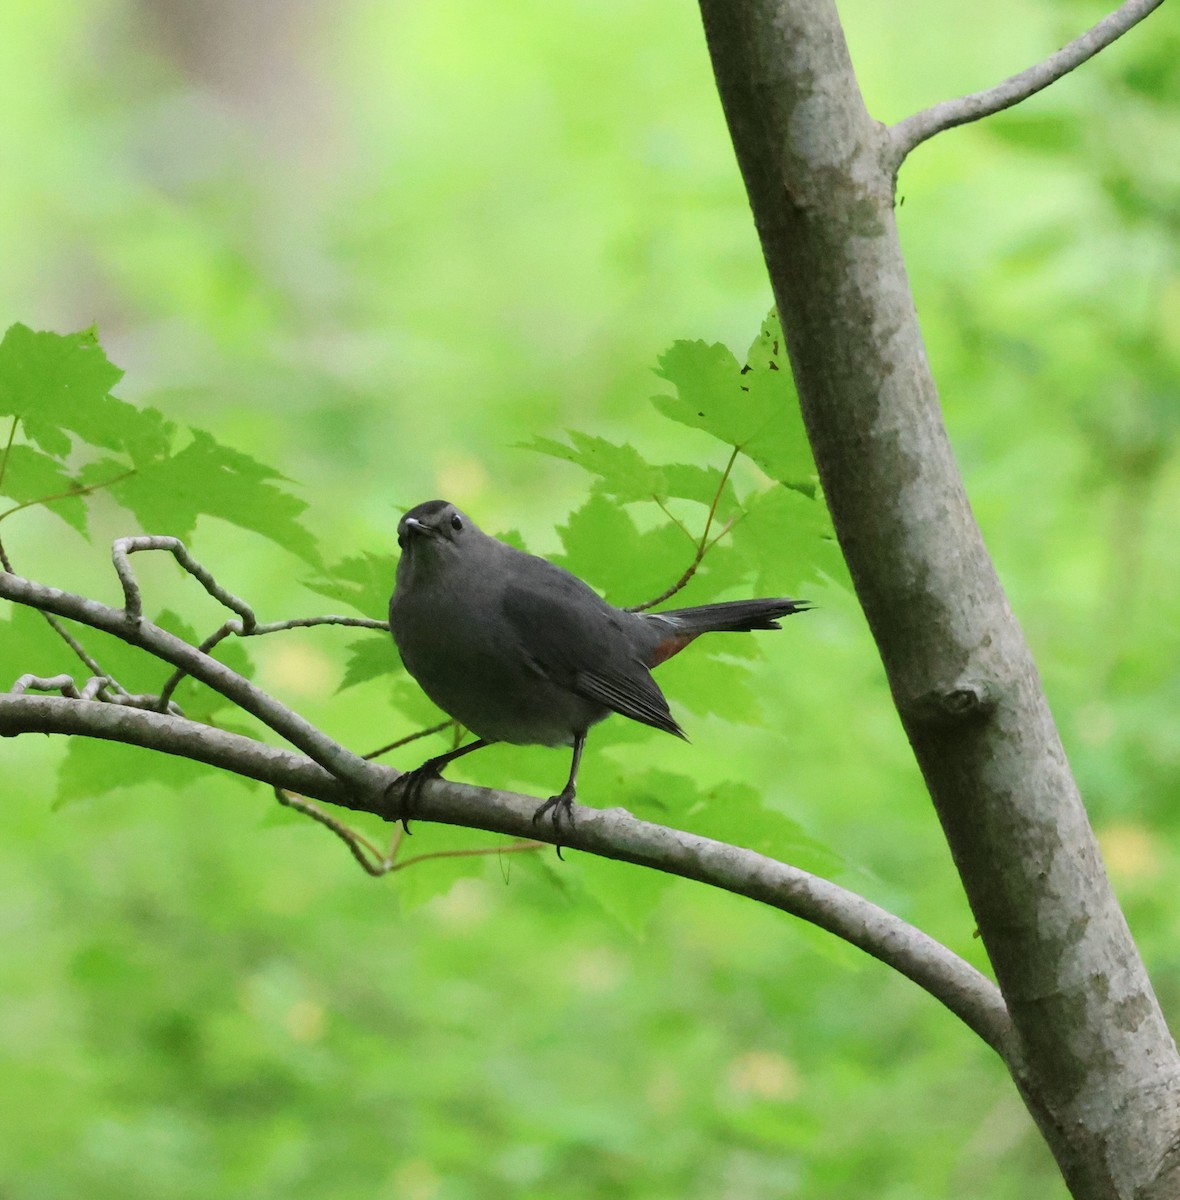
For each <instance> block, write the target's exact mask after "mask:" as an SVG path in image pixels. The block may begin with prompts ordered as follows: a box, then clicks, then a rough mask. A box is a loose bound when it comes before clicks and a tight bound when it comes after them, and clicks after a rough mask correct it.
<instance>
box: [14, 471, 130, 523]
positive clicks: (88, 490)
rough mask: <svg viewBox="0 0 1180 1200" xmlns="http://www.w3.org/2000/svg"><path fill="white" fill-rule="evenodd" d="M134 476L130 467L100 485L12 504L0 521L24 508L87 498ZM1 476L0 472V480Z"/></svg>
mask: <svg viewBox="0 0 1180 1200" xmlns="http://www.w3.org/2000/svg"><path fill="white" fill-rule="evenodd" d="M134 474H135V468H134V467H131V468H129V469H128V470H126V471H124V472H122V474H120V475H115V476H114V477H113V478H111V479H104V480H102V481H101V482H100V483H87V484H78V485H77V486H76V487H72V488H68V489H67V490H66V491H64V492H54V494H53V495H52V496H38V497H37V499H36V500H26V501H25V502H24V503H23V504H14V505H13V506H12V508H7V509H5V510H4V512H0V521H3V520H5V519H6V518H8V517H11V516H12V515H13V514H14V513H18V512H23V511H24V510H25V509H26V508H36V507H37V506H38V505H40V504H52V503H53V501H54V500H69V499H70V498H71V497H72V496H89V495H90V493H91V492H97V491H101V490H102V489H103V488H108V487H111V486H112V485H113V484H116V483H118V482H119V481H120V480H122V479H126V478H127V477H128V476H130V475H134ZM2 478H3V474H2V472H0V480H2Z"/></svg>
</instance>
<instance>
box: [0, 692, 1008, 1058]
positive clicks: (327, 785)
mask: <svg viewBox="0 0 1180 1200" xmlns="http://www.w3.org/2000/svg"><path fill="white" fill-rule="evenodd" d="M34 732H35V733H65V734H74V735H81V736H85V737H97V738H105V739H107V740H111V741H120V742H125V743H127V744H128V745H134V746H143V747H146V748H148V749H152V750H157V751H160V752H162V753H165V754H175V755H180V756H182V757H185V758H191V759H195V760H196V761H198V762H203V763H209V764H210V765H212V766H216V767H221V768H224V769H225V770H228V771H233V772H235V773H237V774H239V775H243V776H246V777H247V778H250V779H257V780H259V781H261V782H263V783H267V784H271V785H273V786H276V787H281V788H285V789H288V790H291V791H296V792H299V793H300V794H301V795H304V796H310V797H314V798H315V799H317V800H323V801H326V802H327V803H329V804H337V805H341V806H342V807H345V808H350V809H352V810H354V811H360V812H372V813H375V814H376V815H378V816H380V817H382V818H383V819H385V820H394V819H396V817H397V813H396V811H394V809H395V806H394V805H391V804H390V803H389V802H388V801H387V800H386V797H385V788H384V787H383V786H381V785H382V784H384V785H385V787H387V786H388V785H389V784H390V783H392V782H394V780H396V779H397V778H398V773H397V772H395V771H393V770H391V769H389V768H385V767H379V766H375V765H374V766H371V767H370V768H369V769H370V770H371V771H373V772H375V773H376V779H377V785H378V786H376V787H373V786H368V787H366V788H364V789H362V790H356V789H351V788H349V787H347V786H346V785H345V784H344V783H342V782H341V781H340V780H339V779H338V778H336V777H334V776H333V775H332V774H331V773H330V772H328V771H326V770H324V768H323V767H321V766H319V765H317V764H316V763H313V762H310V761H309V760H308V759H306V758H302V757H300V756H299V755H296V754H293V753H291V752H290V751H288V750H283V749H279V748H277V747H273V746H265V745H263V744H261V743H259V742H255V741H253V740H252V739H251V738H247V737H242V736H240V735H239V734H234V733H227V732H225V731H224V730H220V729H213V728H211V727H210V726H207V725H200V724H197V723H196V722H194V721H188V720H185V719H184V718H182V717H177V716H172V715H169V714H165V713H157V712H148V711H144V710H141V709H130V708H125V707H123V706H120V705H112V704H101V703H99V702H97V701H85V700H67V699H61V698H58V697H56V696H0V736H13V735H16V734H20V733H34ZM321 736H323V735H321ZM535 808H536V800H535V799H530V798H529V797H526V796H519V795H516V794H514V793H512V792H501V791H496V790H493V789H489V788H477V787H471V786H469V785H467V784H460V783H451V782H449V781H448V780H437V781H428V782H427V783H426V785H425V786H424V787H423V789H422V791H421V793H420V795H419V796H418V797H417V798H416V800H415V805H414V817H415V819H417V820H430V821H438V822H441V823H443V824H447V825H462V826H465V827H468V828H471V829H484V830H487V831H489V832H492V833H503V834H507V835H509V836H511V837H516V838H528V839H530V840H537V841H546V842H553V841H554V840H555V838H556V835H557V833H556V831H555V830H554V829H553V827H552V826H551V825H549V824H548V822H541V823H540V824H539V825H534V824H533V820H532V818H533V812H534V810H535ZM560 836H561V843H562V846H563V847H565V848H566V849H567V850H568V849H575V850H583V851H585V852H587V853H589V854H597V855H600V856H601V857H603V858H612V859H616V860H618V861H620V862H629V863H635V864H637V865H639V866H645V867H651V868H653V869H654V870H657V871H664V872H666V873H667V874H670V875H679V876H681V877H682V878H685V879H693V880H696V881H697V882H698V883H705V884H709V885H710V886H712V887H717V888H721V889H723V890H724V891H727V892H733V893H734V894H735V895H739V896H746V897H748V898H749V899H751V900H757V901H760V902H761V903H763V904H768V905H770V906H771V907H773V908H777V909H780V910H781V911H782V912H785V913H789V914H790V915H791V916H795V917H799V918H800V919H801V920H804V921H809V922H811V923H812V924H814V925H818V926H819V927H820V928H821V929H826V930H827V931H828V932H829V933H833V934H835V935H836V936H837V937H840V938H842V939H844V940H845V941H847V942H850V943H851V944H852V945H854V946H857V947H859V948H860V949H861V950H864V951H865V952H866V953H867V954H871V955H872V956H873V957H874V958H876V959H879V960H880V961H881V962H883V963H885V964H886V965H887V966H890V967H893V968H894V969H895V970H897V971H900V972H901V973H902V974H903V975H905V976H906V977H907V978H908V979H911V980H912V981H913V982H914V983H916V984H917V985H918V986H919V987H921V988H923V989H924V990H925V991H927V992H929V993H930V995H932V996H933V997H934V998H935V999H936V1000H939V1001H941V1002H942V1003H943V1004H944V1005H946V1007H947V1008H949V1009H950V1010H951V1012H953V1013H954V1014H955V1015H956V1016H958V1017H959V1018H960V1019H961V1020H962V1021H963V1022H964V1023H965V1024H966V1025H967V1026H968V1027H969V1028H971V1029H973V1030H974V1031H975V1032H976V1033H977V1034H978V1035H979V1036H980V1037H981V1038H982V1039H983V1040H984V1041H985V1042H987V1044H988V1045H989V1046H991V1047H993V1049H995V1050H996V1051H997V1052H998V1053H1000V1054H1001V1055H1003V1056H1004V1057H1006V1058H1008V1057H1010V1056H1011V1055H1012V1054H1013V1050H1012V1046H1011V1044H1010V1034H1009V1030H1010V1025H1009V1021H1008V1014H1007V1010H1006V1009H1005V1007H1004V1002H1003V1000H1002V999H1001V998H1000V994H999V991H998V990H997V988H996V986H995V985H994V984H993V983H992V982H991V981H990V980H988V979H987V978H986V977H985V976H983V975H982V974H980V972H978V971H977V970H976V969H975V968H974V967H972V966H970V965H969V964H968V963H966V962H964V961H963V960H962V959H961V958H959V957H958V956H957V955H955V954H953V953H952V952H951V951H950V950H948V949H947V948H946V947H945V946H942V945H940V944H939V943H938V942H936V941H935V940H934V939H933V938H931V937H929V936H927V935H926V934H925V933H922V932H921V930H919V929H915V928H914V927H913V926H912V925H908V924H906V922H904V921H902V920H901V919H900V918H898V917H895V916H894V915H893V914H892V913H889V912H886V911H885V910H884V909H882V908H879V907H878V906H877V905H875V904H873V903H871V902H870V901H868V900H866V899H864V897H862V896H858V895H856V894H855V893H854V892H850V891H848V890H847V889H845V888H842V887H840V886H839V885H837V884H835V883H831V882H829V881H828V880H826V879H821V878H819V877H818V876H815V875H809V874H808V873H807V872H806V871H801V870H799V869H798V868H796V867H791V866H788V865H787V864H786V863H781V862H776V861H775V860H774V859H772V858H767V857H766V856H765V855H762V854H756V853H755V852H754V851H752V850H743V849H741V848H740V847H738V846H730V845H727V844H726V843H724V842H718V841H714V840H713V839H712V838H706V837H699V836H697V835H695V834H690V833H683V832H681V831H679V830H675V829H669V828H667V827H665V826H662V825H653V824H651V823H650V822H647V821H640V820H638V819H637V818H636V817H633V816H632V815H631V814H630V813H629V812H627V811H626V810H624V809H621V808H613V809H606V810H603V809H596V808H587V807H583V806H579V807H578V809H577V823H576V825H574V826H573V827H572V828H571V827H570V826H568V825H563V826H562V828H561V831H560Z"/></svg>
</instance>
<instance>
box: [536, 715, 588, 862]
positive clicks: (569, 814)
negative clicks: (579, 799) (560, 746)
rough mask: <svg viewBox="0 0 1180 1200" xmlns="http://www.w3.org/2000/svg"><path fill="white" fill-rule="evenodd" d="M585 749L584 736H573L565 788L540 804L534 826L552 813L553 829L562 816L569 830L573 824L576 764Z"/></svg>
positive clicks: (576, 780)
mask: <svg viewBox="0 0 1180 1200" xmlns="http://www.w3.org/2000/svg"><path fill="white" fill-rule="evenodd" d="M585 748H586V734H585V733H584V732H583V733H576V734H574V760H573V762H572V763H570V777H569V779H567V780H566V782H565V787H564V788H562V789H561V792H560V794H559V795H556V796H550V797H549V799H548V800H546V801H545V803H544V804H542V805H541V806H540V807H539V808H538V809H537V811H536V812H535V813H533V824H534V825H535V824H536V823H537V821H539V820H540V819H541V818H542V817H543V816H544V815H545V814H546V813H547V812H552V813H553V817H552V820H553V828H554V829H557V828H558V827H559V826H560V825H561V818H562V815H563V814H564V816H565V819H566V820H567V821H568V822H569V823H570V828H571V829H572V828H573V824H574V796H575V795H576V794H577V785H578V764H579V763H580V762H581V761H582V751H583V750H584V749H585ZM557 853H558V854H560V853H561V847H560V846H559V847H558V849H557Z"/></svg>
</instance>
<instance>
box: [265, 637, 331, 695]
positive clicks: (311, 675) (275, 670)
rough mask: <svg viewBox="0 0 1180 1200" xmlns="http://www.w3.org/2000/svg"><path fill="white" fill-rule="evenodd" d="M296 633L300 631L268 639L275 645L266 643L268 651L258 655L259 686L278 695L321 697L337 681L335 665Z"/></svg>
mask: <svg viewBox="0 0 1180 1200" xmlns="http://www.w3.org/2000/svg"><path fill="white" fill-rule="evenodd" d="M300 634H301V631H300V630H292V631H291V632H290V633H286V634H283V633H278V634H275V635H274V636H273V637H272V638H271V639H270V640H271V641H272V642H279V644H278V645H275V646H273V647H271V646H268V647H267V650H268V653H267V655H266V657H265V658H262V661H261V663H260V674H261V676H262V680H261V682H262V686H263V687H264V688H266V689H267V690H268V691H273V692H279V693H280V694H281V695H287V696H291V695H295V696H307V697H314V698H316V699H323V698H324V697H325V696H330V695H331V694H332V692H333V690H334V689H335V687H336V684H337V683H338V682H339V680H338V677H337V676H338V671H337V668H336V667H335V666H334V665H333V663H332V660H331V659H330V658H329V657H328V656H327V655H326V654H324V653H323V652H322V651H320V650H318V649H317V648H316V647H315V646H313V645H312V644H311V642H309V641H306V640H302V641H301V640H300ZM303 636H304V637H305V638H306V631H303ZM279 639H284V640H282V641H279ZM259 640H261V639H259ZM260 658H261V656H260Z"/></svg>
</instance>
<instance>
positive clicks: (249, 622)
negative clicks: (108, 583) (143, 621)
mask: <svg viewBox="0 0 1180 1200" xmlns="http://www.w3.org/2000/svg"><path fill="white" fill-rule="evenodd" d="M142 550H166V551H167V552H168V553H169V554H171V555H172V557H173V558H175V559H176V561H177V562H178V563H179V564H180V566H181V567H183V568H184V570H186V571H187V572H188V573H189V574H190V575H191V576H192V577H193V578H194V579H195V580H196V581H197V582H198V583H199V584H200V585H201V586H202V587H203V588H204V589H205V591H207V592H208V593H209V595H210V596H212V597H213V599H214V600H217V601H218V602H219V603H221V604H224V605H225V607H226V608H228V609H230V611H231V612H236V613H237V614H238V616H239V617H241V619H242V630H243V632H246V633H250V632H252V631H253V629H254V627H255V625H257V624H258V618H257V617H255V615H254V610H253V609H252V608H251V607H250V606H249V605H248V604H247V603H246V602H245V600H243V599H241V598H240V597H238V596H235V595H234V594H233V593H232V592H227V591H226V590H225V588H223V587H222V586H221V584H219V583H218V582H217V580H216V579H214V578H213V576H212V575H211V574H210V573H209V572H208V571H206V570H205V568H204V567H203V566H201V564H200V563H199V562H197V560H196V559H195V558H193V556H192V555H191V554H190V553H189V552H188V550H187V549H186V547H185V545H184V543H183V542H182V541H181V540H180V539H179V538H174V537H124V538H119V539H117V540H116V542H115V544H114V546H112V548H111V561H112V562H113V563H114V564H115V574H116V575H118V576H119V582H120V583H121V584H122V585H123V611H124V612H125V613H126V614H127V617H128V618H129V619H130V620H132V621H138V620H139V619H140V618H141V617H142V616H143V598H142V597H141V596H140V594H139V582H138V581H137V580H136V578H135V572H134V571H132V569H131V561H130V557H129V556H130V555H132V554H135V553H137V552H139V551H142Z"/></svg>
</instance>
